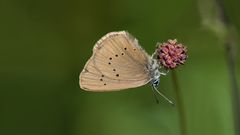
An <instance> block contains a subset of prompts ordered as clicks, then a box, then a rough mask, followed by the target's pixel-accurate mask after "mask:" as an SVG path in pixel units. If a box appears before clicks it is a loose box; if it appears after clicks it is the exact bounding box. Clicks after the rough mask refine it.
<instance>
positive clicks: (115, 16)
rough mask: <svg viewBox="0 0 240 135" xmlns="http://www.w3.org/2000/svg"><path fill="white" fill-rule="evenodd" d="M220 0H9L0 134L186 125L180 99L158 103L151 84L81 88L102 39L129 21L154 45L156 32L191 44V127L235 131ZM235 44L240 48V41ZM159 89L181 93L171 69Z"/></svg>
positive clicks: (161, 131) (129, 131)
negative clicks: (121, 88)
mask: <svg viewBox="0 0 240 135" xmlns="http://www.w3.org/2000/svg"><path fill="white" fill-rule="evenodd" d="M223 3H224V7H225V9H226V14H227V16H228V17H229V19H230V21H231V23H232V25H234V27H235V28H236V33H237V32H240V17H239V13H240V8H239V6H238V5H240V1H237V0H225V1H223ZM212 4H213V3H211V1H210V0H209V1H208V0H204V2H203V1H197V0H179V1H178V0H165V1H164V0H150V1H143V0H119V1H116V0H100V1H98V0H85V1H84V0H68V1H63V0H58V1H57V0H38V1H37V0H21V1H18V0H1V1H0V54H1V57H0V134H1V135H16V134H18V135H20V134H23V135H146V134H150V135H181V131H182V129H181V125H180V123H181V122H180V120H181V118H180V115H179V111H178V106H176V107H172V106H170V105H169V104H168V103H167V102H166V101H164V100H163V99H162V98H161V99H160V104H156V103H155V101H154V98H153V96H152V91H151V88H150V86H148V85H146V86H143V87H140V88H135V89H132V90H125V91H119V92H109V93H93V92H86V91H83V90H81V89H80V88H79V84H78V77H79V73H80V72H81V70H82V69H83V66H84V64H85V63H86V61H87V60H88V59H89V58H90V56H91V54H92V47H93V45H94V44H95V42H96V41H97V40H98V39H99V38H101V37H102V36H103V35H105V34H106V33H108V32H111V31H119V30H127V31H128V32H130V33H131V34H133V35H134V36H135V37H137V38H138V40H139V42H140V44H141V45H142V46H143V48H145V49H146V51H147V52H148V53H149V54H151V53H153V51H154V49H155V44H156V43H157V42H164V41H166V40H167V39H171V38H177V39H178V41H179V42H182V43H184V44H185V45H186V46H187V47H188V51H189V59H188V60H187V63H186V65H184V66H182V67H180V68H178V69H177V70H176V71H177V75H178V79H179V84H180V87H181V91H180V98H181V100H182V102H183V110H184V112H185V118H184V121H185V124H186V125H184V126H185V127H186V132H185V134H188V135H234V122H233V121H234V119H235V118H234V116H233V111H232V110H233V109H232V96H231V90H230V88H231V86H230V79H229V74H228V65H227V61H226V55H225V54H226V53H225V47H224V42H223V37H224V33H225V30H224V28H222V24H221V23H220V24H219V23H218V21H216V14H215V9H216V7H214V6H213V5H212ZM236 37H237V38H239V35H238V34H236ZM235 51H236V53H237V52H239V45H238V44H237V46H236V48H235ZM237 58H239V55H236V64H237V65H236V69H237V71H236V74H238V75H239V72H240V60H239V59H237ZM237 77H238V76H237ZM237 79H238V80H237V81H238V84H239V83H240V79H239V77H238V78H237ZM159 89H160V91H162V92H163V93H165V94H166V95H167V96H168V97H170V98H171V99H173V100H174V101H176V91H174V89H173V83H172V79H171V72H170V73H169V75H168V76H164V77H162V78H161V84H160V88H159Z"/></svg>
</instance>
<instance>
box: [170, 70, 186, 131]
mask: <svg viewBox="0 0 240 135" xmlns="http://www.w3.org/2000/svg"><path fill="white" fill-rule="evenodd" d="M172 82H173V88H174V90H175V93H176V104H177V105H176V106H177V109H178V115H179V122H180V123H179V125H180V128H181V135H187V125H186V117H185V111H184V105H183V100H182V98H181V90H180V86H179V82H178V78H177V73H176V71H174V70H173V71H172Z"/></svg>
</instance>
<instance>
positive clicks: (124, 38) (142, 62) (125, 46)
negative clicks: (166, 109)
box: [79, 31, 173, 104]
mask: <svg viewBox="0 0 240 135" xmlns="http://www.w3.org/2000/svg"><path fill="white" fill-rule="evenodd" d="M159 69H160V65H159V63H158V61H157V59H155V58H154V57H153V56H150V55H148V54H147V53H146V51H145V50H144V49H143V48H142V47H141V46H140V45H139V43H138V40H137V39H136V38H134V37H133V36H132V35H130V34H129V33H128V32H126V31H119V32H110V33H108V34H106V35H105V36H103V37H102V38H101V39H100V40H99V41H97V43H96V44H95V46H94V47H93V54H92V56H91V58H90V59H89V60H88V61H87V63H86V64H85V66H84V69H83V70H82V72H81V73H80V76H79V84H80V87H81V89H83V90H86V91H94V92H106V91H118V90H123V89H129V88H135V87H139V86H143V85H145V84H148V83H150V84H151V86H152V88H153V90H155V91H156V92H157V93H158V94H160V95H161V96H163V97H164V98H165V99H166V100H167V101H168V102H169V103H171V104H173V102H172V101H170V100H169V99H168V98H167V97H166V96H164V95H163V94H162V93H161V92H159V91H158V90H157V87H158V85H159V81H160V79H159V78H160V76H161V75H165V73H163V72H160V70H159ZM154 95H155V94H154Z"/></svg>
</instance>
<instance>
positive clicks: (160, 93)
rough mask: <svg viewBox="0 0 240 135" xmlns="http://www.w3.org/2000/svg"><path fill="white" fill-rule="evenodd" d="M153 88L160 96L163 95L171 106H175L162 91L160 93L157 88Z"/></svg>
mask: <svg viewBox="0 0 240 135" xmlns="http://www.w3.org/2000/svg"><path fill="white" fill-rule="evenodd" d="M153 88H154V90H155V91H156V92H157V93H158V94H159V95H161V96H162V97H163V98H164V99H166V100H167V101H168V102H169V103H170V104H171V105H175V104H174V103H173V102H172V101H171V100H170V99H168V98H167V97H166V96H165V95H163V94H162V93H161V92H160V91H158V89H157V88H156V87H154V86H153Z"/></svg>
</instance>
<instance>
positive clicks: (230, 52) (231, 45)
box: [216, 0, 240, 135]
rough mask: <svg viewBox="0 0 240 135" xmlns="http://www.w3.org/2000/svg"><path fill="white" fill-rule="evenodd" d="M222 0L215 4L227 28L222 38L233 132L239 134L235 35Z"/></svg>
mask: <svg viewBox="0 0 240 135" xmlns="http://www.w3.org/2000/svg"><path fill="white" fill-rule="evenodd" d="M222 2H223V1H221V0H216V5H217V6H218V12H219V14H220V16H219V20H220V21H221V22H222V23H223V24H224V26H225V27H226V29H227V37H226V38H225V40H224V44H225V53H226V60H227V66H228V73H229V78H230V84H231V95H232V107H233V120H234V124H235V134H236V135H240V128H239V127H240V97H239V90H238V86H237V77H236V69H235V67H236V62H235V60H236V56H235V55H236V53H235V52H234V51H235V48H236V44H237V43H236V36H235V29H234V27H233V25H232V24H231V22H230V20H229V19H228V17H227V15H226V11H225V9H224V7H223V3H222Z"/></svg>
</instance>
